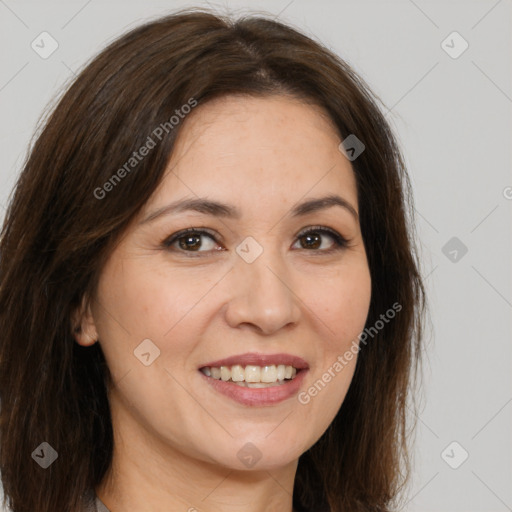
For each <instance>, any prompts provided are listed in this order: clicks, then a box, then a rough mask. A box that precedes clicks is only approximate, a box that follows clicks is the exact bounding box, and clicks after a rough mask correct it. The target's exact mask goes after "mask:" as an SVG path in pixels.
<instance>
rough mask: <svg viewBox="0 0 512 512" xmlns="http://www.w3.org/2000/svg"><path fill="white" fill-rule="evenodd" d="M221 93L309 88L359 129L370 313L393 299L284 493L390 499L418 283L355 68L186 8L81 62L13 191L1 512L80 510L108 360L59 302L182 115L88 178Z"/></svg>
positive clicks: (88, 279) (401, 462) (370, 100)
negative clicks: (190, 107)
mask: <svg viewBox="0 0 512 512" xmlns="http://www.w3.org/2000/svg"><path fill="white" fill-rule="evenodd" d="M229 94H247V95H255V96H265V95H272V94H287V95H291V96H293V97H296V98H299V99H301V100H302V101H305V102H311V103H314V104H317V105H319V106H321V107H322V108H323V110H324V111H325V112H326V114H327V115H328V116H329V117H330V119H331V120H332V121H333V122H334V124H335V126H336V127H337V128H338V130H339V132H340V135H341V137H342V138H345V137H347V136H348V135H350V134H355V135H356V136H357V137H358V138H359V139H360V140H361V141H363V143H364V144H365V146H366V148H365V150H364V152H363V153H362V154H361V155H360V156H359V157H358V158H357V159H356V160H354V161H353V162H352V167H353V170H354V173H355V176H356V183H357V189H358V201H359V210H360V222H361V230H362V235H363V240H364V243H365V247H366V251H367V256H368V264H369V268H370V273H371V278H372V296H371V304H370V311H369V315H368V318H367V323H366V325H367V326H374V324H375V323H376V322H377V321H378V320H379V318H380V315H382V314H383V313H384V312H385V311H386V310H388V309H389V308H390V307H391V305H392V304H394V303H398V304H400V305H401V307H402V308H401V311H400V312H399V313H398V314H396V316H395V318H394V319H393V321H391V322H389V323H387V325H386V326H385V328H383V329H380V330H378V332H377V333H375V334H373V333H372V339H371V341H370V342H369V343H367V344H366V345H365V346H364V347H362V350H361V352H360V354H359V357H358V361H357V366H356V370H355V374H354V377H353V381H352V384H351V386H350V388H349V391H348V394H347V396H346V398H345V400H344V402H343V404H342V406H341V408H340V410H339V412H338V414H337V416H336V418H335V419H334V421H333V422H332V424H331V425H330V426H329V428H328V429H327V431H326V432H325V433H324V435H323V436H322V437H321V438H320V440H319V441H318V442H317V443H316V444H315V445H314V446H313V447H311V448H310V449H309V450H308V451H307V452H306V453H304V454H303V455H302V456H301V457H300V459H299V464H298V469H297V474H296V480H295V486H294V492H293V501H294V505H295V507H296V508H297V509H299V510H300V509H307V510H311V511H332V512H339V511H342V510H343V511H351V512H352V511H386V510H390V507H391V506H393V503H394V500H395V499H396V497H397V496H398V493H399V490H400V489H401V487H402V486H403V484H404V483H405V482H406V481H407V475H408V473H409V469H410V460H409V455H408V452H407V444H408V437H407V429H406V401H407V400H408V397H409V396H410V395H411V390H412V389H413V388H412V382H413V380H414V382H416V378H415V379H413V377H416V375H417V373H418V368H419V366H418V363H419V362H420V355H421V345H422V341H421V340H422V324H423V313H424V310H425V292H424V288H423V283H422V280H421V277H420V274H419V270H418V269H419V263H418V258H417V254H416V249H415V245H414V236H413V233H414V223H413V218H414V216H413V206H412V197H411V190H410V188H411V187H410V183H409V179H408V176H407V174H406V170H405V166H404V163H403V159H402V157H401V155H400V151H399V149H398V146H397V143H396V140H395V138H394V136H393V134H392V133H391V130H390V127H389V125H388V124H387V122H386V120H385V118H384V116H383V115H382V113H381V112H380V110H379V108H378V106H377V102H376V100H375V96H374V95H373V94H372V93H371V92H370V89H369V87H368V86H367V85H366V84H365V82H364V81H363V80H362V79H361V78H359V77H358V76H357V75H356V74H355V73H354V71H353V70H352V69H351V68H350V66H349V65H347V63H345V62H344V61H343V60H342V59H340V58H339V57H337V56H336V55H334V54H333V53H331V52H330V51H329V50H327V49H326V48H324V47H323V46H322V45H320V44H319V43H317V42H315V41H313V40H312V39H310V38H309V37H306V36H305V35H303V34H301V33H299V32H298V31H296V30H295V29H293V28H291V27H289V26H286V25H284V24H281V23H278V22H276V21H273V20H270V19H266V18H265V17H254V16H247V17H244V18H240V19H238V20H231V19H230V18H228V17H224V16H218V15H214V14H212V13H209V12H206V11H202V10H201V11H200V10H196V9H192V10H190V9H189V10H187V11H181V12H178V13H175V14H173V15H170V16H166V17H164V18H160V19H157V20H155V21H151V22H149V23H146V24H145V25H142V26H140V27H137V28H135V29H134V30H132V31H130V32H129V33H127V34H126V35H124V36H122V37H120V38H119V39H118V40H116V41H114V42H113V43H111V44H110V45H109V46H108V47H107V48H106V49H105V50H103V51H102V52H101V53H100V54H99V55H98V56H97V57H96V58H94V59H93V60H92V61H91V62H90V63H89V64H88V65H87V66H86V67H85V69H84V70H83V71H82V72H81V73H80V74H79V76H78V77H77V78H76V80H74V82H73V84H72V85H71V86H70V87H69V89H68V90H67V91H66V92H65V94H63V96H62V98H61V99H60V101H59V102H58V104H57V106H56V108H55V109H54V110H53V112H52V113H51V115H49V116H48V119H47V120H46V121H45V124H44V126H43V128H42V129H41V132H40V134H39V135H38V137H37V140H35V142H34V144H33V145H32V147H31V148H30V152H29V155H28V157H27V159H26V162H25V163H24V168H23V170H22V172H21V175H20V177H19V180H18V182H17V184H16V187H15V190H14V194H13V196H12V198H11V200H10V203H9V207H8V210H7V214H6V218H5V222H4V225H3V229H2V233H1V241H0V251H1V252H0V255H1V259H0V333H1V340H0V399H1V413H0V435H1V441H0V443H1V444H0V471H1V475H2V481H3V487H4V494H5V503H6V504H7V505H8V506H9V507H11V508H12V510H13V512H34V511H37V512H55V511H56V510H63V511H68V510H73V511H74V510H79V507H80V506H81V504H82V502H81V500H82V497H83V495H84V493H86V492H87V490H88V489H92V488H94V487H96V486H97V485H98V484H99V483H100V481H101V480H102V477H103V476H104V474H105V472H106V470H107V468H108V467H109V465H110V463H111V458H112V448H113V433H112V424H111V417H110V409H109V403H108V399H107V386H108V385H109V384H111V376H110V373H109V371H108V368H107V366H106V363H105V359H104V357H103V353H102V351H101V348H100V345H99V343H96V344H94V345H93V346H91V347H88V348H85V347H82V346H80V345H78V344H77V343H76V342H75V340H74V336H73V333H72V329H71V318H72V316H73V313H74V312H75V311H76V310H77V308H78V307H79V306H80V304H81V303H82V300H84V299H86V300H90V298H91V297H93V296H94V292H95V289H96V284H97V280H98V276H99V274H100V272H101V270H102V265H103V263H104V262H105V261H106V258H107V257H108V255H109V254H110V253H111V252H112V249H113V247H114V245H115V243H116V242H117V241H118V240H119V239H120V236H121V235H122V234H123V232H124V230H125V229H126V227H127V226H128V224H129V223H130V221H131V220H132V219H133V218H134V216H135V215H136V214H137V213H138V212H139V211H140V209H141V207H142V206H143V205H144V204H145V203H146V201H147V200H148V199H149V197H150V196H151V194H152V193H153V192H154V191H155V189H156V187H157V185H158V184H159V182H160V180H161V179H162V176H163V173H164V170H165V168H166V166H167V164H168V161H169V157H170V155H171V152H172V149H173V144H174V141H175V139H176V135H177V133H178V131H179V130H180V127H181V124H179V125H177V126H176V127H175V128H174V129H172V130H171V129H170V130H168V132H169V133H166V134H165V137H162V140H161V141H160V142H159V143H158V144H157V145H156V147H155V148H154V149H152V150H151V152H150V153H149V154H148V155H147V157H146V158H144V159H143V160H142V161H140V162H139V163H138V164H137V166H136V168H135V169H134V170H133V171H131V172H130V173H129V175H127V176H125V177H124V178H123V179H122V180H119V182H116V183H115V186H112V187H111V190H110V192H109V195H108V197H106V198H104V199H98V198H97V196H98V194H95V193H94V191H95V190H98V187H102V186H103V184H105V183H107V182H108V181H109V180H110V179H111V178H112V175H113V174H114V173H115V171H116V170H117V169H119V168H122V167H123V165H125V164H126V161H127V159H128V158H130V155H131V154H132V153H133V151H134V150H135V149H137V148H139V147H141V146H142V145H144V144H145V143H146V141H147V138H148V136H149V135H150V134H151V133H152V132H153V130H154V129H155V127H157V126H159V125H161V123H163V122H165V121H167V120H168V119H169V118H170V116H171V115H173V113H174V112H175V111H176V109H179V108H180V107H181V106H182V105H184V104H187V102H189V100H190V99H191V98H194V99H195V100H196V101H197V102H198V103H199V105H201V104H204V103H205V102H207V101H209V100H211V99H213V98H216V97H219V96H225V95H229ZM375 330H376V329H375ZM407 424H408V422H407ZM42 442H47V443H49V444H50V445H51V446H52V447H53V448H54V449H55V450H56V451H57V452H58V459H57V461H56V462H54V463H53V464H51V465H50V467H48V469H43V468H42V467H40V466H39V465H38V464H36V463H35V461H34V460H33V457H31V454H32V453H33V451H34V450H35V449H36V447H38V446H39V445H40V444H41V443H42Z"/></svg>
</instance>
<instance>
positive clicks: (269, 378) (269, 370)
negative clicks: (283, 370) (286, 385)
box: [261, 364, 277, 382]
mask: <svg viewBox="0 0 512 512" xmlns="http://www.w3.org/2000/svg"><path fill="white" fill-rule="evenodd" d="M276 380H277V369H276V366H275V365H274V364H273V365H271V366H264V367H263V368H262V369H261V382H275V381H276Z"/></svg>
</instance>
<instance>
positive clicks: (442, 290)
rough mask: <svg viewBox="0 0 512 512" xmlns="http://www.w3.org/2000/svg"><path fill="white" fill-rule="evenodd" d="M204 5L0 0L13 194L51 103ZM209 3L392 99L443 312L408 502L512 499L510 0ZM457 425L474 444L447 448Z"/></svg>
mask: <svg viewBox="0 0 512 512" xmlns="http://www.w3.org/2000/svg"><path fill="white" fill-rule="evenodd" d="M192 5H198V6H205V7H207V6H208V4H207V3H204V2H198V3H196V4H192V3H190V2H181V1H169V0H168V1H157V0H149V1H145V2H142V1H122V2H121V1H118V2H115V1H111V2H101V1H100V0H89V1H86V0H83V1H82V0H81V1H70V0H67V1H60V2H57V1H15V0H0V46H1V49H2V52H1V59H2V60H1V64H2V65H1V75H0V150H1V155H2V165H1V167H0V204H2V205H5V204H6V202H7V199H8V194H9V192H10V190H11V189H12V186H13V185H14V182H15V180H16V177H17V175H18V173H19V171H20V168H21V166H22V163H23V159H24V157H25V151H26V148H27V145H28V144H29V142H30V139H31V136H32V134H33V131H34V128H35V126H36V122H37V120H38V119H39V117H40V116H41V114H42V112H43V109H44V108H45V106H46V105H47V104H48V102H49V101H50V100H51V99H52V98H54V97H55V95H56V93H57V92H58V91H60V90H61V89H62V87H64V85H65V84H66V83H68V81H69V80H70V79H71V78H72V77H73V75H74V72H75V71H76V70H78V69H79V68H80V67H81V66H82V65H83V64H84V63H85V62H86V61H87V60H89V59H90V58H92V57H93V56H94V55H95V54H96V53H97V52H98V51H100V50H101V49H102V48H103V47H104V46H105V44H106V43H107V42H110V41H111V40H112V39H113V38H115V37H117V36H119V35H120V34H122V33H123V32H125V31H126V30H127V29H129V28H132V27H134V26H136V25H138V24H139V23H140V22H141V21H143V20H147V19H151V18H154V17H156V16H158V15H160V14H164V13H168V12H170V11H172V10H174V9H176V8H179V7H184V6H192ZM210 5H213V6H215V7H216V8H217V9H220V10H221V12H224V13H225V12H226V10H227V9H229V10H231V11H234V12H235V13H245V12H247V11H248V10H250V9H251V10H265V11H268V12H270V13H273V14H275V15H276V16H278V15H279V18H280V19H281V20H283V21H285V22H289V23H292V24H294V25H295V26H296V27H298V28H300V29H302V30H304V31H305V32H306V33H308V34H309V35H311V36H313V37H315V38H317V39H319V40H321V41H322V42H324V43H325V44H326V45H327V46H329V47H330V48H332V49H333V50H334V51H335V52H336V53H338V54H339V55H340V56H341V57H343V58H344V59H346V60H347V61H348V62H349V63H350V64H352V65H353V66H354V68H355V69H356V70H357V71H358V72H359V73H360V74H361V75H362V76H363V77H364V78H365V79H366V80H367V81H368V83H369V84H370V86H371V87H372V88H373V90H374V92H375V93H376V94H377V95H378V96H380V98H381V99H382V100H383V102H384V103H385V105H386V106H387V109H390V112H389V113H388V115H387V118H388V119H389V121H390V122H391V124H392V126H393V127H394V128H395V130H396V132H397V134H398V137H399V140H400V142H401V144H402V147H403V150H404V153H405V156H406V161H407V163H408V166H409V171H410V174H411V179H412V182H413V185H414V192H415V201H416V210H417V229H418V236H419V238H420V245H421V252H422V254H421V258H422V262H423V273H424V276H425V277H426V284H427V288H428V293H429V301H430V308H431V309H430V311H431V318H432V325H433V330H432V332H431V333H430V341H429V345H428V349H429V350H428V354H429V355H428V361H427V364H426V365H425V370H424V375H425V377H424V393H423V407H422V409H421V411H420V417H419V422H418V431H417V442H416V456H415V469H414V475H413V480H412V482H411V486H410V488H409V491H408V498H407V499H409V502H408V503H407V505H406V506H405V510H408V511H411V512H414V511H417V512H423V511H443V512H448V511H453V512H458V511H461V512H462V511H464V512H472V511H475V512H476V511H482V512H483V511H485V512H491V511H496V512H498V511H506V510H512V487H511V482H512V449H511V448H512V436H511V432H512V429H511V426H512V425H511V416H512V403H511V402H512V386H511V371H510V370H511V366H512V364H511V343H510V341H511V322H510V320H511V310H512V287H511V263H512V259H511V255H512V251H511V236H510V235H511V233H512V230H511V209H512V188H507V187H512V175H511V171H510V169H511V151H510V147H511V133H512V130H511V124H512V123H511V111H512V90H511V89H512V88H511V63H512V55H511V53H512V44H511V43H512V41H511V37H510V36H511V33H512V32H511V13H512V2H511V0H500V1H496V0H491V1H487V0H480V1H467V0H466V1H459V2H456V1H436V2H434V1H427V0H414V1H413V0H396V1H368V0H365V1H357V2H356V1H347V0H343V1H338V2H334V1H327V0H323V1H306V0H292V1H290V0H279V1H275V2H270V1H266V2H265V1H262V2H255V1H251V0H247V1H239V2H236V1H226V2H224V3H216V2H211V3H210ZM43 31H48V32H49V33H50V34H51V35H52V36H53V37H54V38H55V39H56V40H57V41H58V43H59V48H58V50H57V51H56V52H55V53H54V54H53V55H51V57H49V58H48V59H46V60H44V59H42V58H41V57H39V55H37V54H36V53H35V52H34V51H33V50H32V48H31V46H30V44H31V42H32V41H33V40H34V39H35V38H36V37H37V36H38V35H39V34H40V33H41V32H43ZM453 31H457V32H459V33H460V34H461V36H462V37H463V38H464V39H465V40H466V41H467V42H468V43H469V48H468V49H467V50H466V51H465V52H464V53H463V54H462V55H460V57H458V58H456V59H453V58H451V57H450V56H449V55H448V54H447V53H446V52H445V51H444V50H443V48H442V47H441V42H442V41H443V40H444V39H445V38H446V37H447V36H448V35H449V34H450V33H452V32H453ZM448 41H449V44H450V45H454V48H455V49H457V48H460V46H459V43H458V42H456V41H455V42H454V43H453V44H452V43H451V42H450V40H448ZM70 115H73V114H72V112H70ZM0 213H1V215H2V218H3V215H4V209H3V207H2V208H0ZM454 236H455V237H457V238H458V239H460V241H461V242H462V243H464V244H465V246H467V248H468V252H467V254H465V255H464V256H462V257H460V252H459V253H458V254H457V257H458V261H456V262H453V261H451V260H450V259H449V258H448V257H447V256H445V254H444V253H443V251H442V249H443V247H444V246H445V244H446V243H447V242H448V240H449V239H451V238H452V237H454ZM446 252H448V251H446ZM451 257H452V258H453V257H454V254H453V253H452V255H451ZM453 441H456V442H457V443H459V445H460V447H459V446H455V448H453V447H450V448H449V449H448V450H447V452H444V450H445V448H446V447H448V446H449V445H450V443H452V442H453ZM34 448H35V447H34ZM452 448H453V451H452ZM462 449H463V450H465V451H467V452H468V453H469V457H468V459H467V460H466V461H465V462H464V463H463V464H462V465H460V466H459V467H458V469H452V468H451V467H450V466H449V465H448V463H447V462H446V461H449V462H450V463H451V464H452V465H456V464H457V463H459V462H460V460H461V456H462V454H463V452H462ZM442 453H445V455H444V458H443V457H442V455H441V454H442ZM27 456H30V454H27Z"/></svg>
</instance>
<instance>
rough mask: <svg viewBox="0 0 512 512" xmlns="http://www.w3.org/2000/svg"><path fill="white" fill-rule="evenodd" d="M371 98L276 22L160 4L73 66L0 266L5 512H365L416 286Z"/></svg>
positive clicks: (394, 435)
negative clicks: (168, 9)
mask: <svg viewBox="0 0 512 512" xmlns="http://www.w3.org/2000/svg"><path fill="white" fill-rule="evenodd" d="M408 214H412V204H411V198H410V185H409V181H408V177H407V174H406V171H405V169H404V165H403V161H402V158H401V155H400V152H399V149H398V147H397V144H396V142H395V139H394V137H393V135H392V133H391V131H390V128H389V126H388V125H387V123H386V121H385V119H384V117H383V116H382V114H381V113H380V111H379V109H378V107H377V103H376V101H375V100H374V99H373V97H372V94H371V92H370V91H369V88H368V87H367V85H365V83H364V82H363V81H362V80H361V79H360V78H358V77H357V76H356V74H355V73H354V72H353V71H352V70H351V68H350V67H349V66H348V65H347V64H346V63H344V62H343V61H342V60H341V59H339V58H338V57H336V56H335V55H333V54H332V53H331V52H329V51H328V50H327V49H326V48H324V47H322V46H321V45H320V44H318V43H316V42H314V41H312V40H311V39H310V38H308V37H306V36H304V35H302V34H300V33H299V32H297V31H296V30H294V29H292V28H290V27H288V26H285V25H283V24H280V23H278V22H276V21H271V20H268V19H264V18H260V17H247V18H245V19H240V20H234V21H233V20H230V19H227V18H223V17H220V16H217V15H214V14H212V13H208V12H204V11H198V10H191V11H186V12H185V11H184V12H179V13H176V14H174V15H171V16H167V17H165V18H161V19H159V20H156V21H153V22H151V23H147V24H145V25H143V26H141V27H138V28H136V29H134V30H132V31H131V32H129V33H128V34H126V35H124V36H123V37H121V38H119V39H118V40H117V41H115V42H113V43H112V44H111V45H110V46H109V47H108V48H106V49H105V50H104V51H102V52H101V53H100V54H99V55H98V56H97V57H96V58H95V59H94V60H93V61H92V62H91V63H90V64H89V65H88V66H87V67H86V68H85V69H84V70H83V71H82V72H81V73H80V75H79V76H78V77H77V79H76V80H75V82H74V83H73V84H72V85H71V87H70V88H69V90H68V91H67V92H66V93H65V94H64V96H63V97H62V98H61V100H60V102H59V103H58V105H57V107H56V108H55V110H54V111H53V113H52V114H51V116H50V117H49V119H48V120H47V122H46V124H45V126H44V129H43V130H42V131H41V134H40V135H39V137H38V139H37V141H36V142H35V144H34V146H33V148H32V149H31V153H30V156H29V158H28V159H27V162H26V164H25V166H24V169H23V171H22V173H21V176H20V178H19V180H18V183H17V185H16V188H15V193H14V195H13V198H12V200H11V203H10V205H9V209H8V212H7V215H6V218H5V222H4V226H3V231H2V239H1V245H0V250H1V260H0V315H1V317H0V327H1V332H2V338H1V343H0V364H1V374H0V398H1V415H0V418H1V422H0V428H1V431H0V432H1V455H0V461H1V467H0V470H1V474H2V481H3V486H4V493H5V497H6V503H7V504H8V505H9V506H10V507H11V509H12V510H13V512H24V511H30V512H33V511H37V512H54V511H55V510H70V511H82V510H92V511H94V510H101V511H104V510H110V512H119V511H123V512H131V511H144V512H150V511H160V510H184V511H185V510H189V511H193V510H205V511H210V510H211V511H213V510H215V511H227V510H237V511H249V510H250V511H260V510H261V511H263V510H279V511H284V510H288V511H302V510H304V511H306V510H307V511H332V512H334V511H387V510H391V509H392V508H393V506H394V504H395V502H396V501H397V499H398V497H399V494H398V493H399V491H400V489H401V488H402V486H403V485H404V484H405V482H406V480H407V472H408V468H409V459H408V455H407V437H406V433H407V429H406V421H405V420H406V401H407V400H408V397H409V395H410V391H411V389H412V383H413V382H414V377H415V375H416V373H415V372H416V369H417V365H418V362H419V358H420V352H421V334H422V314H423V310H424V307H425V306H424V302H425V301H424V289H423V284H422V280H421V277H420V274H419V271H418V262H417V257H416V252H415V246H414V242H413V236H412V235H413V234H414V233H413V223H412V222H410V221H409V220H408Z"/></svg>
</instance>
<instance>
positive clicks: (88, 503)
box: [84, 490, 110, 512]
mask: <svg viewBox="0 0 512 512" xmlns="http://www.w3.org/2000/svg"><path fill="white" fill-rule="evenodd" d="M84 512H110V510H109V509H108V508H107V507H106V506H105V504H104V503H103V502H102V501H101V500H100V499H99V497H98V496H96V493H95V492H94V490H90V491H89V492H88V493H87V494H86V496H85V508H84Z"/></svg>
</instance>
